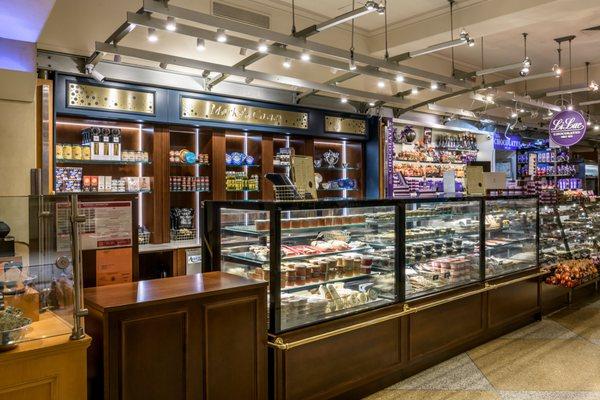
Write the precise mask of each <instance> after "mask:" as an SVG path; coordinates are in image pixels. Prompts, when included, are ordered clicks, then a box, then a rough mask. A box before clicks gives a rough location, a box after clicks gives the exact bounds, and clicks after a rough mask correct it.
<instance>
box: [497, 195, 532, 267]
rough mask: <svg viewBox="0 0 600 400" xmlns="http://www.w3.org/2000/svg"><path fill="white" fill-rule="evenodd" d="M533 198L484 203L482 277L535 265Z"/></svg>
mask: <svg viewBox="0 0 600 400" xmlns="http://www.w3.org/2000/svg"><path fill="white" fill-rule="evenodd" d="M536 244H537V199H535V198H524V199H518V198H513V199H511V198H501V199H488V200H486V202H485V262H486V264H485V265H486V268H485V274H486V278H490V277H496V276H501V275H505V274H509V273H514V272H518V271H522V270H525V269H528V268H533V267H535V266H536V265H537V251H536V249H537V246H536Z"/></svg>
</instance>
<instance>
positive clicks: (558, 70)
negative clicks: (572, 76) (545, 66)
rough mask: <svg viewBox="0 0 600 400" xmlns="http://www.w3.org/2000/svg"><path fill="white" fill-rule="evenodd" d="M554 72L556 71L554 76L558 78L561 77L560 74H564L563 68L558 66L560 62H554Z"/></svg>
mask: <svg viewBox="0 0 600 400" xmlns="http://www.w3.org/2000/svg"><path fill="white" fill-rule="evenodd" d="M552 72H554V76H555V77H556V78H560V76H561V75H562V68H561V67H559V66H558V64H554V65H553V66H552Z"/></svg>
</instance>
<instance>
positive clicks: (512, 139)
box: [494, 132, 521, 151]
mask: <svg viewBox="0 0 600 400" xmlns="http://www.w3.org/2000/svg"><path fill="white" fill-rule="evenodd" d="M520 146H521V137H520V136H516V135H504V134H502V133H500V132H494V149H496V150H509V151H512V150H517V149H518V148H519V147H520Z"/></svg>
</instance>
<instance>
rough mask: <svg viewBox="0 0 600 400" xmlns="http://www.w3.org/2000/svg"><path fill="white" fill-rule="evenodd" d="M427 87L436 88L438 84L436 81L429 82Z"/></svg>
mask: <svg viewBox="0 0 600 400" xmlns="http://www.w3.org/2000/svg"><path fill="white" fill-rule="evenodd" d="M429 87H430V88H431V90H438V88H439V85H438V83H437V82H431V85H430V86H429Z"/></svg>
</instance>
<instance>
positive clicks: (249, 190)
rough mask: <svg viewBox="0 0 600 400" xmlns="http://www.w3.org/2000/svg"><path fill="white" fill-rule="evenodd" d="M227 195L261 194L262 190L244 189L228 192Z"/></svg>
mask: <svg viewBox="0 0 600 400" xmlns="http://www.w3.org/2000/svg"><path fill="white" fill-rule="evenodd" d="M226 192H227V193H252V192H260V190H255V189H242V190H226Z"/></svg>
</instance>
